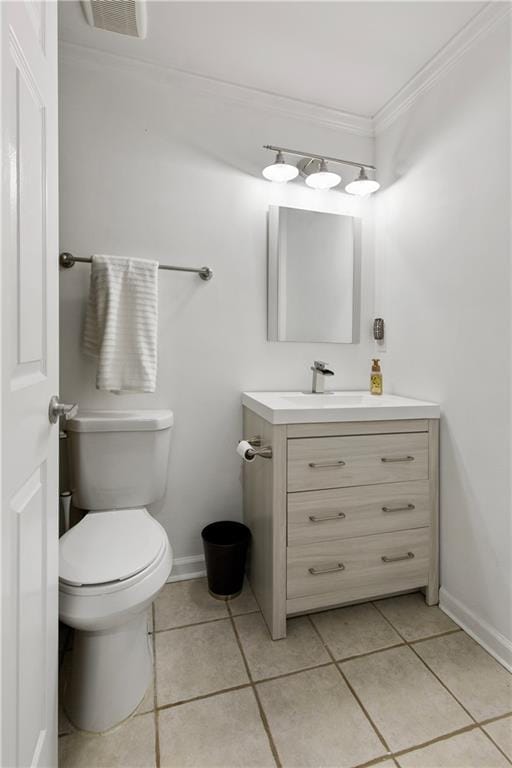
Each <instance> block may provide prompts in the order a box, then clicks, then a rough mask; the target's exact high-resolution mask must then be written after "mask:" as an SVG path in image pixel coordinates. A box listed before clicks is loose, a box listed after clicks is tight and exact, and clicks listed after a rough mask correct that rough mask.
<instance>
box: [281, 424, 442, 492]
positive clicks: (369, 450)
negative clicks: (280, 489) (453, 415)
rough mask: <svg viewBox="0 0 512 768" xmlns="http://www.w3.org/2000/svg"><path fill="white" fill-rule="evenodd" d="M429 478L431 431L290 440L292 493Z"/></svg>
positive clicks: (289, 464) (289, 481)
mask: <svg viewBox="0 0 512 768" xmlns="http://www.w3.org/2000/svg"><path fill="white" fill-rule="evenodd" d="M427 477H428V433H425V432H417V433H416V432H413V433H408V434H402V433H399V434H394V435H355V436H350V437H306V438H298V439H291V440H288V491H291V492H294V491H311V490H320V489H322V488H343V487H347V486H351V485H374V484H378V483H396V482H404V481H407V480H424V479H426V478H427Z"/></svg>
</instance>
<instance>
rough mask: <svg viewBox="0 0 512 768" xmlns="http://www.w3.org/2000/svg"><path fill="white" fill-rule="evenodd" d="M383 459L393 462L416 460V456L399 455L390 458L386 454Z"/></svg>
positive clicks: (386, 461)
mask: <svg viewBox="0 0 512 768" xmlns="http://www.w3.org/2000/svg"><path fill="white" fill-rule="evenodd" d="M381 461H383V462H385V463H391V462H394V461H414V456H397V457H396V458H388V457H387V456H384V458H382V459H381Z"/></svg>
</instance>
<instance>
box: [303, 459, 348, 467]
mask: <svg viewBox="0 0 512 768" xmlns="http://www.w3.org/2000/svg"><path fill="white" fill-rule="evenodd" d="M345 464H346V462H345V461H342V460H341V459H340V460H339V461H310V462H309V464H308V467H311V469H321V468H322V467H344V466H345Z"/></svg>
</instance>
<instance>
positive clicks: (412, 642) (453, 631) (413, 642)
mask: <svg viewBox="0 0 512 768" xmlns="http://www.w3.org/2000/svg"><path fill="white" fill-rule="evenodd" d="M381 615H383V614H381ZM395 632H396V630H395ZM457 632H464V630H463V629H462V627H457V629H448V630H446V632H438V634H437V635H427V637H417V638H416V639H415V640H408V641H407V642H408V643H409V644H410V645H419V644H420V643H425V642H428V641H429V640H437V638H438V637H446V636H447V635H456V634H457Z"/></svg>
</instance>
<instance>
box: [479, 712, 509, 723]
mask: <svg viewBox="0 0 512 768" xmlns="http://www.w3.org/2000/svg"><path fill="white" fill-rule="evenodd" d="M507 717H512V709H511V710H510V712H505V714H504V715H496V717H489V718H487V719H486V720H479V721H478V725H481V726H484V725H492V723H497V722H498V721H499V720H505V719H506V718H507Z"/></svg>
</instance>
